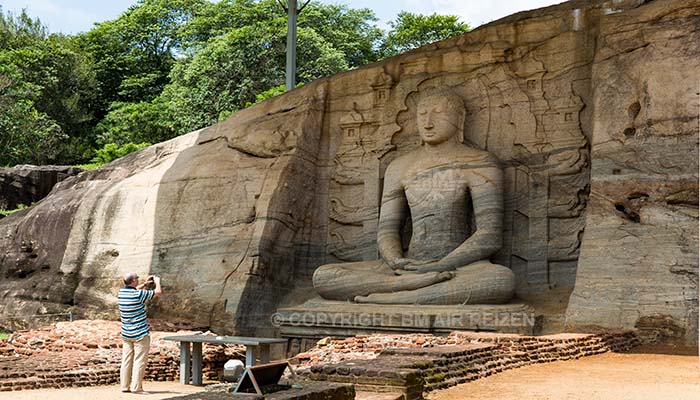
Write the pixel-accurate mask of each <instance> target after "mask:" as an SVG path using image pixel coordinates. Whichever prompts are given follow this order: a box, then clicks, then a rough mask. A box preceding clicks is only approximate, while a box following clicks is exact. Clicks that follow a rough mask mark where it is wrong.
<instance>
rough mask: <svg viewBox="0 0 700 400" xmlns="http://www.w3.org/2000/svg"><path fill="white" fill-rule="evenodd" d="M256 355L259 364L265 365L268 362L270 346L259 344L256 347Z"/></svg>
mask: <svg viewBox="0 0 700 400" xmlns="http://www.w3.org/2000/svg"><path fill="white" fill-rule="evenodd" d="M258 351H259V353H258V355H259V356H260V362H261V363H262V364H267V363H269V362H270V345H269V344H265V343H263V344H260V345H259V346H258Z"/></svg>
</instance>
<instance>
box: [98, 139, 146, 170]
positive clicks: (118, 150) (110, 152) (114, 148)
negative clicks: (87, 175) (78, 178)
mask: <svg viewBox="0 0 700 400" xmlns="http://www.w3.org/2000/svg"><path fill="white" fill-rule="evenodd" d="M150 145H151V144H150V143H139V144H135V143H126V144H123V145H121V146H120V145H118V144H116V143H107V144H106V145H104V146H103V147H102V148H101V149H99V150H96V151H95V157H94V158H93V159H92V162H93V163H102V164H103V165H104V164H107V163H109V162H112V161H114V160H116V159H117V158H122V157H124V156H125V155H127V154H129V153H133V152H135V151H138V150H141V149H144V148H146V147H148V146H150Z"/></svg>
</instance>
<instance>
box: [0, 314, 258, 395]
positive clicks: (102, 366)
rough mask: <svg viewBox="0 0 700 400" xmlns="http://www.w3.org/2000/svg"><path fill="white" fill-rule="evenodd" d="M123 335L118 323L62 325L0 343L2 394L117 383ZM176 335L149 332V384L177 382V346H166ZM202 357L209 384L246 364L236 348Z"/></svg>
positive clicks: (211, 348)
mask: <svg viewBox="0 0 700 400" xmlns="http://www.w3.org/2000/svg"><path fill="white" fill-rule="evenodd" d="M119 332H120V323H119V322H116V321H75V322H60V323H57V324H56V325H54V326H51V327H48V328H44V329H38V330H31V331H17V332H15V333H13V334H12V335H11V336H10V338H9V339H8V340H6V341H2V342H0V391H10V390H25V389H41V388H62V387H70V386H96V385H110V384H114V383H117V382H119V367H120V365H121V337H120V334H119ZM177 333H178V334H194V333H197V332H195V331H179V332H177ZM200 333H201V332H200ZM173 334H174V332H163V331H152V332H151V349H150V352H149V355H148V366H147V368H146V376H145V379H146V380H151V381H173V380H177V379H179V367H180V365H179V358H180V349H179V347H178V343H176V342H171V341H166V340H163V337H165V336H171V335H173ZM202 353H203V368H204V376H205V378H206V379H218V378H219V376H218V375H219V373H220V371H222V370H223V366H224V363H226V361H227V360H229V359H232V358H238V359H241V360H243V359H244V358H245V356H244V354H245V349H244V347H243V346H238V345H211V344H205V345H204V346H203V349H202Z"/></svg>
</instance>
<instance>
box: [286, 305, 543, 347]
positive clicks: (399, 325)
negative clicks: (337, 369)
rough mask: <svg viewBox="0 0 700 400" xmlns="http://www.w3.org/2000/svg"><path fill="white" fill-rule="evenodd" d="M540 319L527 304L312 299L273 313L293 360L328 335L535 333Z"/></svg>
mask: <svg viewBox="0 0 700 400" xmlns="http://www.w3.org/2000/svg"><path fill="white" fill-rule="evenodd" d="M540 318H541V317H536V316H535V310H534V309H533V308H532V307H530V306H528V305H526V304H524V303H519V302H516V303H510V304H493V305H488V304H477V305H453V306H424V305H421V306H417V305H395V304H356V303H348V302H342V301H330V300H323V299H312V300H309V301H307V302H306V303H304V304H302V305H300V306H296V307H288V308H282V309H279V310H278V311H277V314H275V323H277V324H278V325H279V327H280V335H281V336H282V337H286V338H289V339H290V348H289V349H290V356H291V355H295V354H296V353H298V352H303V351H305V350H308V349H309V348H310V347H312V346H313V345H315V343H316V341H317V340H319V339H322V338H324V337H328V336H331V337H336V338H338V337H351V336H355V335H368V334H378V333H382V334H388V335H391V334H397V333H429V334H444V335H447V334H449V333H450V332H453V331H477V332H502V333H518V334H521V335H533V334H536V330H537V326H538V324H539V323H541V321H540V320H539V319H540Z"/></svg>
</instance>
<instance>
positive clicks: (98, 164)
mask: <svg viewBox="0 0 700 400" xmlns="http://www.w3.org/2000/svg"><path fill="white" fill-rule="evenodd" d="M103 165H105V164H104V163H101V162H95V163H90V164H79V165H74V167H77V168H82V169H84V170H86V171H92V170H94V169H97V168H100V167H101V166H103Z"/></svg>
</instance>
